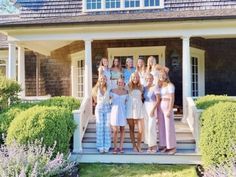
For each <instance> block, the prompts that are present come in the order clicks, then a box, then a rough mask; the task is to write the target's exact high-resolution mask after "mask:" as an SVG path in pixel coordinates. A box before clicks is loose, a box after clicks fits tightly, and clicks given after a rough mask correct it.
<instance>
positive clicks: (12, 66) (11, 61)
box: [7, 41, 16, 80]
mask: <svg viewBox="0 0 236 177" xmlns="http://www.w3.org/2000/svg"><path fill="white" fill-rule="evenodd" d="M7 69H8V70H7V78H9V79H13V80H16V43H15V42H13V41H11V42H8V67H7Z"/></svg>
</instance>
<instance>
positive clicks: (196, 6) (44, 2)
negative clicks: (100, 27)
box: [0, 0, 236, 26]
mask: <svg viewBox="0 0 236 177" xmlns="http://www.w3.org/2000/svg"><path fill="white" fill-rule="evenodd" d="M17 3H18V6H19V7H20V14H19V16H18V19H17V18H14V19H12V20H7V18H8V17H9V18H12V17H10V16H8V17H4V20H1V19H2V18H3V17H1V16H0V26H12V25H15V26H17V25H37V24H67V23H99V24H100V23H102V22H105V23H107V22H109V23H112V22H113V23H117V22H118V23H120V22H127V21H128V22H131V21H133V22H137V21H139V22H144V21H145V22H147V21H158V20H159V21H167V20H168V21H170V20H188V19H193V18H194V19H199V18H200V19H219V18H223V19H225V18H235V17H236V0H165V1H164V8H163V9H145V10H123V11H121V10H118V11H103V12H87V13H83V12H82V0H68V1H67V0H18V1H17ZM62 17H63V18H62Z"/></svg>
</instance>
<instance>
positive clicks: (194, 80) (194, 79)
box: [191, 57, 199, 97]
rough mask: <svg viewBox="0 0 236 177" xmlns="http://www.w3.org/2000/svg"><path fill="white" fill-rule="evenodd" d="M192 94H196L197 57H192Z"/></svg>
mask: <svg viewBox="0 0 236 177" xmlns="http://www.w3.org/2000/svg"><path fill="white" fill-rule="evenodd" d="M191 60H192V61H191V62H192V96H194V97H196V96H198V95H199V94H198V58H197V57H192V58H191Z"/></svg>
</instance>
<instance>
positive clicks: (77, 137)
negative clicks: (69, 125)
mask: <svg viewBox="0 0 236 177" xmlns="http://www.w3.org/2000/svg"><path fill="white" fill-rule="evenodd" d="M73 116H74V121H75V123H76V129H75V132H74V137H73V152H74V153H80V152H82V142H81V130H80V129H81V128H80V127H81V125H80V124H81V120H80V118H81V117H80V111H79V110H74V111H73Z"/></svg>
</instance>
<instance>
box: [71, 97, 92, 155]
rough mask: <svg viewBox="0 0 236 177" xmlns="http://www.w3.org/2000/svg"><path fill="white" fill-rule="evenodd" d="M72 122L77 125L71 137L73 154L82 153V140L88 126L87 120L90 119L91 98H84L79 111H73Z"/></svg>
mask: <svg viewBox="0 0 236 177" xmlns="http://www.w3.org/2000/svg"><path fill="white" fill-rule="evenodd" d="M73 115H74V120H75V123H76V125H77V127H76V130H75V132H74V137H73V152H74V153H80V152H82V151H83V148H82V139H83V137H84V134H85V131H86V129H87V126H88V122H89V119H90V118H91V117H92V98H91V97H87V98H84V99H83V101H82V103H81V105H80V108H79V110H75V111H73Z"/></svg>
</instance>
